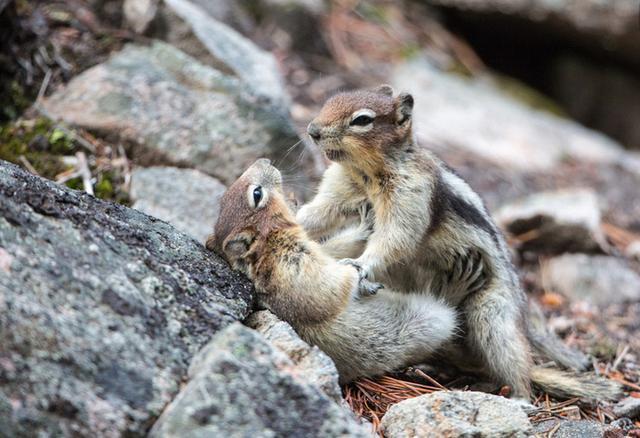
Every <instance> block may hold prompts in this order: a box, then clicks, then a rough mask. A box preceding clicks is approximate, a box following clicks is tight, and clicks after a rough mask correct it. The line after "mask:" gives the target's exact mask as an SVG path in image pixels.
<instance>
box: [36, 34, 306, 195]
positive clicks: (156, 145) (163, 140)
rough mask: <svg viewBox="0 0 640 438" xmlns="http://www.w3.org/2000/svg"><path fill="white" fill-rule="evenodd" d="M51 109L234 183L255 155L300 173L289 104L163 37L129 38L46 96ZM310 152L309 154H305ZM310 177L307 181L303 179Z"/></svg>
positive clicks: (157, 157)
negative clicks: (133, 41) (131, 41)
mask: <svg viewBox="0 0 640 438" xmlns="http://www.w3.org/2000/svg"><path fill="white" fill-rule="evenodd" d="M44 106H45V108H46V109H47V110H48V111H49V112H50V113H51V114H52V115H53V116H55V117H59V118H61V119H63V120H65V121H66V122H68V123H70V124H73V125H76V126H80V127H83V128H87V129H92V130H96V131H99V132H100V133H101V134H102V135H104V136H106V137H108V138H110V139H117V140H119V141H124V142H127V143H129V144H130V145H131V148H132V157H133V159H134V161H136V162H137V163H138V164H141V165H153V164H173V165H176V164H177V165H181V167H182V166H187V167H194V168H197V169H198V170H201V171H203V172H205V173H207V174H209V175H212V176H214V177H216V178H218V179H220V180H221V181H222V182H223V183H225V184H230V183H232V182H233V181H234V180H235V179H236V178H237V177H238V176H239V175H240V174H241V173H242V172H243V171H244V169H246V168H247V167H249V165H251V164H252V163H253V162H254V161H255V160H256V159H257V158H259V157H269V158H272V159H274V162H275V163H276V164H278V165H279V166H281V167H283V168H295V170H296V172H297V173H296V175H297V177H296V178H297V179H298V180H299V181H300V187H305V186H308V185H309V184H308V180H305V178H306V174H305V173H304V170H305V169H307V168H308V166H305V163H307V161H305V160H304V159H301V160H300V161H299V160H298V158H299V157H300V152H301V151H302V150H303V149H304V145H302V146H301V147H300V148H299V149H296V150H294V151H293V152H292V153H290V154H288V156H287V157H286V159H283V157H284V156H285V155H286V154H287V150H288V149H289V148H290V147H291V146H292V145H294V144H297V143H298V142H299V141H300V139H299V138H298V136H297V134H296V132H295V131H294V129H293V128H292V124H291V120H290V119H289V117H288V115H287V114H286V109H282V108H278V107H277V106H274V105H272V104H270V103H269V102H268V101H265V100H264V99H262V98H260V97H259V96H256V95H255V94H252V93H251V91H250V90H249V89H248V88H247V87H246V85H245V84H244V83H242V82H241V81H239V80H238V79H237V78H235V77H232V76H228V75H226V74H224V73H221V72H220V71H218V70H214V69H212V68H210V67H207V66H205V65H202V64H200V63H199V62H197V61H196V60H195V59H193V58H191V57H190V56H188V55H186V54H184V53H183V52H181V51H179V50H177V49H175V48H174V47H171V46H169V45H167V44H164V43H160V42H155V43H153V44H152V45H151V46H150V47H142V46H135V45H129V46H126V47H125V49H124V50H122V51H121V52H119V53H117V54H116V55H115V56H113V57H112V58H111V59H110V60H109V61H107V62H105V63H103V64H100V65H97V66H95V67H93V68H91V69H89V70H87V71H85V72H84V73H82V74H80V75H79V76H77V77H75V78H74V79H73V80H72V81H71V82H69V84H68V85H67V86H66V87H65V88H64V89H62V90H60V91H58V92H56V93H55V94H54V95H52V96H51V97H50V98H49V99H47V101H46V102H45V103H44ZM306 156H307V157H309V156H310V155H309V154H306ZM305 181H307V183H305Z"/></svg>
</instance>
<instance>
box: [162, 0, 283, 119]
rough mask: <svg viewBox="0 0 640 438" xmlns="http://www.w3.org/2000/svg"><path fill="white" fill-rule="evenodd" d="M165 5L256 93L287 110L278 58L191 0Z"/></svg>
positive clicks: (218, 60)
mask: <svg viewBox="0 0 640 438" xmlns="http://www.w3.org/2000/svg"><path fill="white" fill-rule="evenodd" d="M165 4H166V5H167V6H168V7H169V8H170V9H171V11H173V13H175V14H176V15H177V16H178V17H180V18H181V19H182V20H183V21H184V22H185V23H186V24H187V25H188V26H189V28H190V29H191V31H192V32H193V34H194V36H195V37H196V38H197V39H198V40H199V41H200V42H201V43H202V44H203V45H204V47H205V48H206V49H207V50H208V52H209V53H210V54H211V56H213V58H214V59H215V60H216V65H220V64H222V65H223V66H225V67H226V68H227V69H229V70H230V71H232V72H233V74H235V76H237V77H238V78H240V79H241V80H242V82H243V84H244V86H245V87H247V88H249V89H251V90H252V91H253V92H254V94H256V95H257V96H261V97H262V98H265V99H268V100H269V101H270V103H271V104H272V105H273V106H274V107H275V108H280V109H282V110H284V109H285V108H287V107H288V105H289V98H288V96H287V93H286V91H285V88H284V82H283V80H282V77H281V75H280V72H279V70H278V65H277V63H276V60H275V58H274V57H273V55H271V54H270V53H268V52H265V51H263V50H262V49H260V48H259V47H257V46H256V45H255V44H253V43H252V42H251V41H250V40H249V39H247V38H245V37H243V36H242V35H240V34H239V33H238V32H236V31H235V30H233V29H232V28H230V27H229V26H226V25H225V24H223V23H221V22H219V21H217V20H215V19H214V18H212V17H211V16H210V15H209V14H207V12H206V10H205V9H203V8H202V7H200V6H199V5H197V4H195V3H194V2H191V1H189V0H165Z"/></svg>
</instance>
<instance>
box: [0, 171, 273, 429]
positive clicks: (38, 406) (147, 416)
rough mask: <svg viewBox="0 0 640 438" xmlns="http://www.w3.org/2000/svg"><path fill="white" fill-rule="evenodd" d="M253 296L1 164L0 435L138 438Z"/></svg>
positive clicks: (172, 242) (189, 247) (140, 230)
mask: <svg viewBox="0 0 640 438" xmlns="http://www.w3.org/2000/svg"><path fill="white" fill-rule="evenodd" d="M252 290H253V289H252V287H251V285H250V284H249V283H248V281H247V280H246V279H244V277H242V276H240V275H239V274H237V273H234V272H232V271H230V269H229V268H228V266H227V265H226V263H224V262H223V261H222V260H221V259H219V258H218V257H217V256H215V255H214V254H212V253H210V252H208V251H206V250H205V249H204V248H203V247H202V246H201V245H199V244H198V243H197V242H196V241H194V240H193V239H191V238H190V237H188V236H186V235H185V234H182V233H180V232H178V231H177V230H175V229H174V228H173V227H171V226H170V225H168V224H166V223H164V222H162V221H159V220H157V219H154V218H151V217H149V216H147V215H145V214H143V213H141V212H138V211H136V210H132V209H129V208H126V207H123V206H120V205H116V204H112V203H108V202H104V201H100V200H98V199H96V198H94V197H92V196H89V195H87V194H84V193H82V192H77V191H73V190H70V189H68V188H65V187H61V186H58V185H56V184H54V183H52V182H50V181H46V180H43V179H40V178H37V177H34V176H32V175H30V174H28V173H26V172H25V171H23V170H21V169H19V168H18V167H16V166H14V165H11V164H8V163H6V162H3V161H0V430H1V431H2V432H1V433H0V434H1V435H3V436H121V435H127V436H143V435H145V434H146V432H147V429H148V428H149V427H150V425H151V424H152V422H153V421H154V419H155V418H156V417H157V416H159V415H160V413H161V412H162V410H163V408H164V407H165V405H166V404H167V403H169V402H170V401H171V399H172V398H173V395H174V394H176V393H177V392H178V390H179V385H180V382H181V380H182V379H183V377H184V376H185V375H186V373H187V368H188V365H189V362H190V360H191V357H192V356H193V354H195V353H196V352H197V351H198V350H199V349H200V348H201V347H202V346H203V345H205V344H206V343H207V342H208V341H209V340H210V338H211V336H212V335H213V334H214V333H215V332H217V331H218V330H220V329H221V328H223V327H225V326H227V325H228V324H230V323H232V322H234V321H236V320H238V319H242V318H244V317H246V315H247V314H248V312H249V309H250V307H251V305H252V300H253V292H252ZM265 366H268V365H265Z"/></svg>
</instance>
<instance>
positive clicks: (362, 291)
mask: <svg viewBox="0 0 640 438" xmlns="http://www.w3.org/2000/svg"><path fill="white" fill-rule="evenodd" d="M338 263H340V264H342V265H348V266H353V267H354V268H356V271H358V291H357V292H358V296H359V297H368V296H371V295H375V294H376V293H377V292H378V291H379V290H380V289H382V288H383V287H384V285H383V284H382V283H376V282H373V281H370V280H369V279H368V277H369V270H368V269H365V268H364V267H363V266H362V265H361V264H360V263H358V261H357V260H354V259H342V260H338Z"/></svg>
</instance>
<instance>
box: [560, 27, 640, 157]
mask: <svg viewBox="0 0 640 438" xmlns="http://www.w3.org/2000/svg"><path fill="white" fill-rule="evenodd" d="M639 36H640V34H639ZM639 53H640V52H639ZM551 71H552V73H551V75H550V78H549V82H550V83H551V91H550V92H551V93H552V95H553V97H554V99H555V100H556V101H558V102H559V103H560V104H561V105H562V107H563V108H565V109H566V111H567V112H568V114H569V115H570V116H571V117H572V118H574V119H576V120H578V121H579V122H581V123H584V124H585V125H588V126H590V127H592V128H594V129H597V130H598V131H602V132H604V133H605V134H607V135H610V136H611V137H612V138H615V139H616V140H618V141H619V142H620V143H622V144H624V145H625V146H626V147H628V148H632V149H640V126H639V125H638V124H637V123H635V121H636V120H640V79H639V77H638V74H637V72H627V71H625V70H624V69H622V68H619V67H615V66H611V65H603V64H602V63H595V62H592V61H589V60H587V59H583V58H580V57H578V56H570V55H564V56H560V57H558V59H557V60H555V62H553V67H552V69H551Z"/></svg>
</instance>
